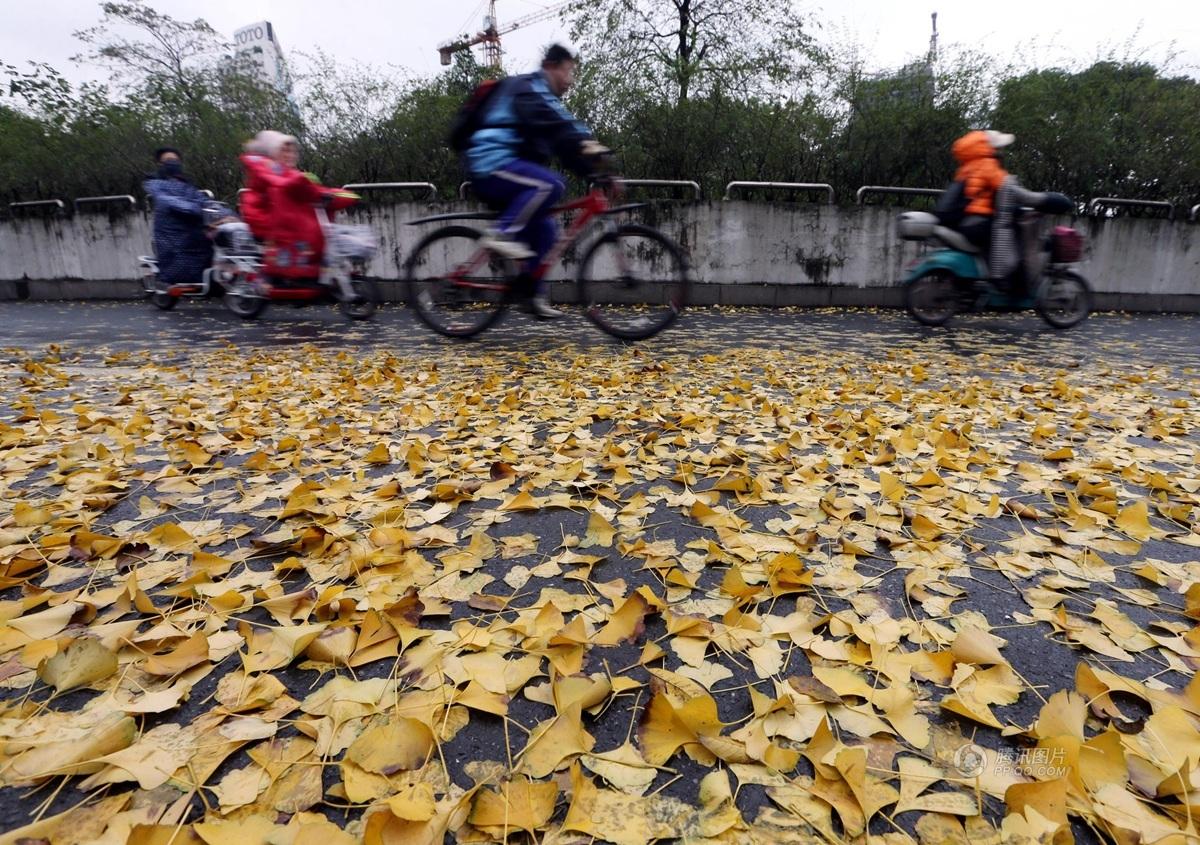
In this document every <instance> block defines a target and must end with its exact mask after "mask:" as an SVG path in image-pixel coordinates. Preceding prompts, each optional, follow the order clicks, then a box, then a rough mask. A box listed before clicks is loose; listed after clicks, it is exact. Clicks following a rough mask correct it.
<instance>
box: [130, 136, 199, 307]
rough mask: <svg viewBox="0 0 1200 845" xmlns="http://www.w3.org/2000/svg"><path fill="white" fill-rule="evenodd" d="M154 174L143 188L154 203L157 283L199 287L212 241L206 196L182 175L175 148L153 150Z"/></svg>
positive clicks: (177, 151)
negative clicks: (206, 222)
mask: <svg viewBox="0 0 1200 845" xmlns="http://www.w3.org/2000/svg"><path fill="white" fill-rule="evenodd" d="M154 161H155V163H157V165H158V170H157V172H156V173H155V174H154V175H153V176H151V177H150V178H149V179H147V180H146V181H145V182H144V183H143V184H142V187H143V188H144V189H145V191H146V195H147V196H149V197H150V198H151V199H152V200H153V202H154V230H153V234H154V254H155V256H157V258H158V280H159V281H160V282H162V283H164V284H168V285H178V284H184V285H191V284H199V283H200V281H201V277H202V276H203V274H204V271H205V270H206V269H208V266H209V265H210V264H211V263H212V253H213V248H212V241H211V240H209V238H208V233H207V231H206V229H205V225H204V204H205V203H206V202H208V197H206V196H205V195H204V194H203V193H201V192H200V189H199V188H197V187H196V186H195V185H193V184H192V183H191V182H189V181H188V179H187V177H185V176H184V175H183V158H182V156H181V155H180V154H179V150H177V149H175V148H174V147H160V148H159V149H157V150H155V151H154Z"/></svg>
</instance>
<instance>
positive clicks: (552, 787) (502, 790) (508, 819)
mask: <svg viewBox="0 0 1200 845" xmlns="http://www.w3.org/2000/svg"><path fill="white" fill-rule="evenodd" d="M557 800H558V786H557V784H555V783H553V782H546V783H535V782H534V781H531V780H529V779H528V778H515V779H513V780H512V781H509V782H508V783H503V784H500V786H499V787H498V791H493V790H491V789H481V790H479V792H477V793H475V801H474V803H473V804H472V805H471V815H470V816H469V818H468V821H470V823H471V824H473V825H475V827H477V828H479V829H480V830H483V831H486V832H488V833H491V834H493V835H500V836H503V835H504V833H505V832H508V831H512V830H525V831H528V832H529V833H534V832H536V831H538V830H541V829H542V828H543V827H545V826H546V824H547V823H548V822H549V821H550V817H551V816H552V815H554V803H555V801H557Z"/></svg>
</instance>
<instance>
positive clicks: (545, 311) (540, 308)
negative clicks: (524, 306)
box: [529, 294, 563, 320]
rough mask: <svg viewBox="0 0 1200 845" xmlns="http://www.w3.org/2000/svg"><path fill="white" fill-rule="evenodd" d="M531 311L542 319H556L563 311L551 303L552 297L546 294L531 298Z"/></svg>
mask: <svg viewBox="0 0 1200 845" xmlns="http://www.w3.org/2000/svg"><path fill="white" fill-rule="evenodd" d="M529 313H530V314H532V315H533V316H535V317H537V318H538V319H540V320H556V319H558V318H559V317H561V316H563V312H561V311H559V310H558V309H557V308H554V307H553V306H551V305H550V297H548V296H546V295H545V294H543V295H541V296H535V297H534V298H533V299H531V300H529Z"/></svg>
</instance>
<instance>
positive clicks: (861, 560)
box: [0, 347, 1200, 845]
mask: <svg viewBox="0 0 1200 845" xmlns="http://www.w3.org/2000/svg"><path fill="white" fill-rule="evenodd" d="M453 352H454V354H453V355H452V356H450V355H447V356H442V357H440V358H439V359H438V360H437V361H436V363H435V361H434V360H431V359H425V358H420V357H413V358H399V357H394V356H390V355H386V354H383V355H376V356H374V357H370V358H367V359H365V360H359V359H357V358H356V357H355V356H352V355H350V354H347V353H339V354H330V353H328V352H323V351H318V350H315V349H304V350H299V351H297V350H292V351H286V352H285V351H276V352H253V353H250V352H239V351H238V350H236V349H232V348H230V349H225V350H222V351H219V352H214V351H207V352H203V353H196V354H195V355H194V356H192V357H188V358H187V359H186V363H185V364H184V365H182V366H167V365H163V364H157V363H151V362H149V361H148V360H145V359H139V358H137V357H135V356H130V355H116V356H112V357H111V358H109V359H108V360H107V361H106V362H105V364H106V366H103V367H100V366H91V367H83V366H79V364H78V362H77V361H67V360H64V355H63V354H61V353H60V352H58V351H55V350H51V351H50V352H46V353H41V352H39V353H36V354H22V355H20V356H19V357H18V359H17V364H15V365H13V366H9V367H7V368H5V369H4V370H0V391H2V393H0V398H2V399H3V401H4V402H5V403H7V404H8V405H9V406H10V408H11V409H12V412H11V413H9V414H7V415H3V416H0V419H3V420H4V421H2V422H0V462H2V467H3V468H2V471H0V492H2V493H3V496H2V497H0V498H2V500H3V503H2V504H0V587H2V588H3V593H2V594H0V787H2V788H3V793H2V794H3V796H4V802H3V803H4V806H5V807H7V808H9V809H8V810H6V811H5V813H6V814H7V815H5V816H4V818H5V820H6V821H5V824H6V826H9V827H14V826H17V825H23V826H22V827H19V829H13V830H10V832H9V833H8V834H7V835H6V836H0V843H4V842H18V841H33V842H40V841H47V842H50V843H53V845H60V843H83V842H101V843H125V842H128V843H138V844H139V845H141V844H142V843H177V845H182V843H199V842H205V843H210V844H211V845H216V843H222V845H226V843H235V845H241V844H242V843H245V845H251V844H253V845H260V844H261V845H267V843H270V845H289V844H290V843H294V844H295V845H313V844H314V843H320V845H335V844H336V843H342V842H346V843H349V842H365V843H371V845H379V844H380V843H405V845H410V844H411V843H442V842H444V841H459V842H471V843H488V842H504V841H509V840H512V841H531V842H538V843H586V842H593V841H606V842H613V843H618V845H642V843H647V842H652V841H656V840H680V841H685V842H689V843H746V842H751V843H753V842H761V843H776V842H796V843H808V842H836V843H850V842H865V841H866V839H867V837H868V835H870V836H871V838H872V840H873V841H882V842H887V843H890V845H899V843H907V842H914V841H920V842H922V843H943V842H971V843H976V842H980V843H985V842H986V843H1025V842H1044V843H1050V842H1055V843H1059V842H1067V841H1071V840H1072V829H1073V826H1074V830H1075V831H1076V832H1078V831H1085V830H1088V829H1090V830H1091V831H1094V832H1096V833H1098V834H1102V835H1103V836H1105V837H1107V838H1109V839H1111V840H1113V841H1115V842H1120V843H1136V842H1155V843H1160V844H1161V845H1171V844H1173V843H1181V844H1182V843H1195V842H1200V829H1198V828H1200V783H1197V784H1192V782H1191V778H1192V777H1197V776H1198V775H1197V772H1198V771H1200V683H1198V682H1196V681H1195V680H1194V677H1195V669H1196V666H1197V665H1198V663H1200V628H1198V627H1197V620H1200V563H1197V561H1198V560H1200V391H1198V390H1197V388H1196V381H1195V372H1194V370H1192V371H1188V372H1190V373H1191V376H1190V377H1191V378H1192V381H1191V382H1187V381H1186V380H1185V379H1186V378H1188V376H1186V375H1184V374H1183V370H1181V369H1179V368H1176V369H1172V368H1170V367H1168V366H1163V367H1160V368H1159V369H1147V368H1145V367H1144V366H1142V365H1141V364H1138V363H1136V362H1133V361H1130V362H1128V369H1120V368H1116V369H1109V368H1105V367H1104V366H1102V365H1100V364H1092V363H1088V364H1084V365H1081V366H1078V367H1075V368H1073V369H1069V370H1057V369H1055V368H1054V367H1053V366H1048V365H1047V366H1043V365H1039V364H1036V363H1032V362H1029V361H1025V362H1024V363H1014V361H1013V360H1012V359H1010V358H1005V357H1004V356H1002V355H979V356H975V357H972V358H970V359H964V358H962V357H959V356H957V355H952V354H949V353H947V352H945V351H939V350H936V349H926V350H921V351H920V352H919V353H918V352H917V351H912V350H887V349H880V350H877V352H878V354H872V355H865V354H862V353H855V352H837V351H827V352H823V353H822V354H821V355H820V356H819V357H817V356H804V355H799V354H796V353H790V352H786V351H781V350H780V349H779V348H773V349H755V350H742V351H732V352H725V353H719V354H696V355H691V354H683V353H678V354H673V353H670V352H662V353H658V352H656V353H655V354H654V356H650V355H649V354H647V353H645V352H644V351H643V352H637V351H619V350H615V351H609V352H602V353H594V352H593V353H592V354H589V355H578V357H575V353H574V352H573V351H570V350H555V351H552V352H548V353H544V354H530V355H516V354H495V355H486V354H482V353H464V351H463V348H462V347H454V348H453ZM17 814H19V816H18V815H17Z"/></svg>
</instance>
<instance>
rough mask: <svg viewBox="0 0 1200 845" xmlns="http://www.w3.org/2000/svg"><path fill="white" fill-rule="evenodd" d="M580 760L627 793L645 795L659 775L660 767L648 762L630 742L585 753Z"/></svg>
mask: <svg viewBox="0 0 1200 845" xmlns="http://www.w3.org/2000/svg"><path fill="white" fill-rule="evenodd" d="M579 760H580V762H581V763H583V765H584V766H586V767H587V768H588V769H589V770H591V771H592V772H594V773H595V774H597V775H599V776H600V777H602V778H604V780H605V781H607V782H608V783H609V784H611V785H612V786H614V787H616V788H617V789H619V790H621V791H622V792H624V793H626V794H627V795H645V794H646V790H647V789H649V788H650V784H652V783H654V779H655V777H657V776H658V769H656V768H654V767H653V766H651V765H650V764H649V763H647V762H646V759H645V758H644V757H642V754H641V752H640V751H638V750H637V749H636V748H634V747H633V745H632V744H630V743H628V742H626V743H625V744H624V745H621V746H620V747H618V748H614V749H613V750H612V751H605V752H604V753H603V754H584V755H583V756H582V757H580V758H579Z"/></svg>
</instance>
